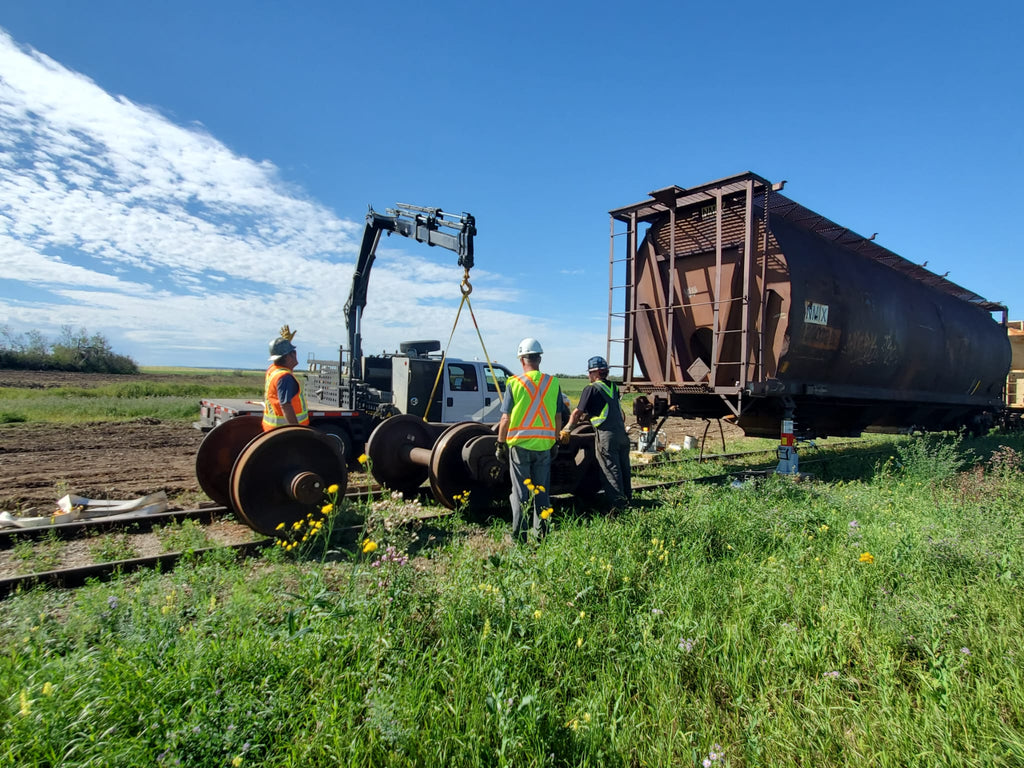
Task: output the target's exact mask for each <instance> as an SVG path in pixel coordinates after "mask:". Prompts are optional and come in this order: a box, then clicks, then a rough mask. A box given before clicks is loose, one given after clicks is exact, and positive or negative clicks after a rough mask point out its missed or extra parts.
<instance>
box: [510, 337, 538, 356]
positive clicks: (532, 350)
mask: <svg viewBox="0 0 1024 768" xmlns="http://www.w3.org/2000/svg"><path fill="white" fill-rule="evenodd" d="M543 354H544V350H543V349H542V348H541V346H540V342H539V341H537V340H536V339H530V338H526V339H523V340H522V341H520V342H519V351H518V352H516V357H526V356H527V355H543Z"/></svg>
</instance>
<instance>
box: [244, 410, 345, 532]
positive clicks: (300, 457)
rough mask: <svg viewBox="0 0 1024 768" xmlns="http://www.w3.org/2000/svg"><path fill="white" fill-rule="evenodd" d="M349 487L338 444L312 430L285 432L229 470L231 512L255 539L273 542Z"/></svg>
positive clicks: (268, 437)
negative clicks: (330, 494) (331, 491)
mask: <svg viewBox="0 0 1024 768" xmlns="http://www.w3.org/2000/svg"><path fill="white" fill-rule="evenodd" d="M331 485H337V486H338V488H339V491H338V495H339V496H340V495H343V494H344V493H345V490H346V488H347V485H348V470H347V469H346V467H345V457H344V455H343V454H342V453H341V451H340V450H338V444H337V442H336V441H335V440H333V439H332V438H330V437H328V436H327V435H324V434H322V433H320V432H317V431H316V430H315V429H310V428H309V427H281V428H279V429H274V430H271V431H270V432H266V433H264V434H263V435H261V436H260V437H257V438H256V439H255V440H253V441H252V442H250V443H249V444H248V445H246V446H245V449H244V450H243V451H242V453H241V454H240V455H239V456H238V459H237V460H236V461H235V465H234V467H233V468H232V470H231V506H232V507H233V508H234V510H235V512H237V513H238V515H239V516H240V517H241V518H242V520H243V521H244V522H245V523H246V524H247V525H248V526H249V527H250V528H252V529H253V530H254V531H256V532H257V533H262V534H263V535H265V536H273V535H274V534H275V532H276V531H277V530H278V526H279V525H280V524H281V523H284V525H285V527H286V528H287V527H290V526H291V525H292V524H293V523H295V522H296V521H298V520H302V519H303V518H305V517H306V515H308V514H309V513H310V512H315V511H317V510H319V509H320V508H321V507H322V506H323V504H324V503H325V501H326V496H325V493H326V491H327V489H328V488H329V487H330V486H331Z"/></svg>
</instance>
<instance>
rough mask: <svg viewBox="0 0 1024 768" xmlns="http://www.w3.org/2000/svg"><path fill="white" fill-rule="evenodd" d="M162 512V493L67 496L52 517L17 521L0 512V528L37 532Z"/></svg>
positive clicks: (7, 513)
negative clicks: (48, 527) (117, 496)
mask: <svg viewBox="0 0 1024 768" xmlns="http://www.w3.org/2000/svg"><path fill="white" fill-rule="evenodd" d="M166 511H167V494H166V493H164V492H163V491H158V492H156V493H151V494H149V495H148V496H142V497H140V498H138V499H121V500H114V499H87V498H85V497H84V496H76V495H74V494H68V495H67V496H64V497H62V498H61V499H60V500H58V501H57V510H56V511H55V512H54V514H52V515H44V516H40V517H20V516H18V515H12V514H11V513H10V512H0V528H38V527H40V526H44V525H62V524H64V523H73V522H78V521H81V520H130V519H132V518H135V517H145V516H147V515H156V514H159V513H161V512H166Z"/></svg>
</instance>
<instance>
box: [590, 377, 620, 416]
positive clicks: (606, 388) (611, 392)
mask: <svg viewBox="0 0 1024 768" xmlns="http://www.w3.org/2000/svg"><path fill="white" fill-rule="evenodd" d="M594 386H595V387H597V388H598V389H600V390H601V391H602V392H603V393H604V394H605V396H606V397H607V398H608V402H606V403H605V404H604V408H602V409H601V412H600V413H599V414H598V415H597V416H594V417H593V418H591V419H590V423H591V424H592V425H593V426H594V427H595V428H596V427H599V426H601V425H602V424H603V423H604V420H605V419H607V418H608V407H609V405H612V404H614V403H615V385H614V384H611V383H609V382H607V381H602V380H600V379H599V380H597V381H595V382H594Z"/></svg>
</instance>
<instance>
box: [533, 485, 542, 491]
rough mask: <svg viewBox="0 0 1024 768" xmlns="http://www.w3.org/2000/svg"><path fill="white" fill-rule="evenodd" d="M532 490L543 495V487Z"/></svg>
mask: <svg viewBox="0 0 1024 768" xmlns="http://www.w3.org/2000/svg"><path fill="white" fill-rule="evenodd" d="M534 490H535V491H537V493H544V486H543V485H538V486H536V487H535V488H534Z"/></svg>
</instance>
